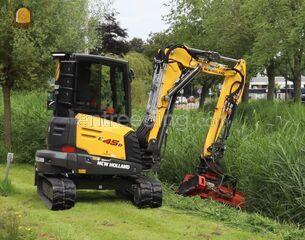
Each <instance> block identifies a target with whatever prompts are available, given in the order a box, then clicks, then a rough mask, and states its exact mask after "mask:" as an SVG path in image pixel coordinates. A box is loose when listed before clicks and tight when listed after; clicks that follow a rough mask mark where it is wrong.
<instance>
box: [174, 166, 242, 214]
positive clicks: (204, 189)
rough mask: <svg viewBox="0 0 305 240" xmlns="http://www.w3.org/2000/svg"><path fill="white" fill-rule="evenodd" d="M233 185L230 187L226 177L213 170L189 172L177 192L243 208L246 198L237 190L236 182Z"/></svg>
mask: <svg viewBox="0 0 305 240" xmlns="http://www.w3.org/2000/svg"><path fill="white" fill-rule="evenodd" d="M232 185H233V186H232V187H229V186H227V185H226V184H224V177H222V178H219V176H218V175H217V174H216V173H213V172H205V173H202V174H196V175H194V174H188V175H186V176H185V177H184V179H183V181H182V183H181V184H180V186H179V188H178V190H177V193H178V194H180V195H183V196H190V197H194V196H199V197H201V198H208V199H212V200H214V201H217V202H220V203H223V204H225V205H228V206H231V207H235V208H243V207H244V203H245V198H244V196H243V194H242V193H241V192H238V191H236V182H235V184H234V183H233V184H232ZM234 185H235V186H234Z"/></svg>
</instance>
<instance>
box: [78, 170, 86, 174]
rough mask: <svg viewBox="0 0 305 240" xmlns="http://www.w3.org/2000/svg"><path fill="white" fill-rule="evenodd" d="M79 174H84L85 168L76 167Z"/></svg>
mask: <svg viewBox="0 0 305 240" xmlns="http://www.w3.org/2000/svg"><path fill="white" fill-rule="evenodd" d="M78 173H79V174H86V173H87V170H86V169H78Z"/></svg>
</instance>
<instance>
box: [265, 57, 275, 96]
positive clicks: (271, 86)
mask: <svg viewBox="0 0 305 240" xmlns="http://www.w3.org/2000/svg"><path fill="white" fill-rule="evenodd" d="M266 71H267V77H268V93H267V100H268V101H273V100H274V92H275V62H274V60H271V61H270V63H269V65H268V66H267V68H266Z"/></svg>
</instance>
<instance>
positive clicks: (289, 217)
mask: <svg viewBox="0 0 305 240" xmlns="http://www.w3.org/2000/svg"><path fill="white" fill-rule="evenodd" d="M45 97H46V95H45V94H42V93H39V92H32V93H27V94H20V93H14V95H13V97H12V106H13V120H14V122H13V125H14V126H13V127H14V147H13V152H14V153H15V161H16V162H19V163H30V162H33V156H34V153H35V151H36V149H39V148H43V147H44V143H45V140H44V139H45V133H46V125H47V121H48V118H49V116H50V113H48V112H47V111H46V110H45ZM0 105H1V104H0ZM0 115H2V107H1V108H0ZM210 115H211V114H210V113H206V112H197V111H176V112H175V115H174V116H175V117H174V119H173V123H172V125H171V127H170V131H169V138H168V144H167V148H166V151H165V155H164V158H163V162H162V168H161V172H160V178H161V179H162V180H163V181H164V182H167V183H169V184H177V183H178V182H179V181H180V180H181V179H182V177H183V176H184V174H185V173H187V172H193V171H194V169H195V166H196V165H197V164H198V162H199V154H200V148H201V147H202V141H203V138H204V134H205V131H206V129H207V127H208V124H209V121H208V120H209V116H210ZM135 116H142V114H141V113H140V112H138V111H135ZM137 118H139V117H137ZM140 118H141V117H140ZM1 124H2V121H1V122H0V125H1ZM0 129H1V130H2V129H3V127H2V126H1V128H0ZM1 130H0V131H1ZM304 134H305V110H304V106H301V105H293V104H287V103H273V104H270V103H267V102H262V101H259V102H253V103H250V104H248V105H243V106H241V107H240V109H239V111H238V114H237V116H236V120H235V122H234V124H233V129H232V134H231V136H230V138H229V141H228V146H227V151H226V153H225V163H226V168H227V170H228V172H230V173H232V174H234V175H236V176H237V177H238V178H239V188H240V189H241V190H242V191H244V192H245V194H246V198H247V209H248V210H249V211H256V212H259V213H262V214H264V215H268V216H271V217H273V218H276V219H280V220H283V221H288V222H289V221H294V222H297V223H300V224H304V219H305V216H304V212H305V211H304V209H305V207H304V205H305V199H304V189H305V188H304V176H305V173H304V171H305V166H304V165H305V160H304V158H305V157H304ZM0 135H2V132H0ZM0 153H1V156H2V158H1V159H4V156H5V151H4V149H3V145H2V144H1V145H0ZM16 171H17V173H18V172H19V173H20V172H22V171H21V170H18V168H17V169H16ZM17 175H18V174H17ZM27 177H28V178H30V180H31V174H30V173H28V175H27ZM16 179H18V176H17V177H16ZM30 180H28V179H26V180H24V179H22V178H21V177H19V180H16V182H14V179H13V184H14V185H15V186H16V188H20V189H23V188H22V187H20V186H23V184H25V182H26V181H28V184H29V183H30V182H29V181H30ZM30 188H31V187H30V186H29V187H28V188H24V189H28V190H26V192H28V191H33V189H32V190H29V189H30ZM23 191H24V190H21V191H19V193H21V194H13V195H12V197H9V198H5V199H10V201H11V202H14V201H15V200H14V199H16V201H17V200H19V201H21V202H22V198H23V197H25V196H24V192H23ZM90 196H91V195H90ZM90 196H89V199H90ZM166 196H167V197H166V199H170V201H167V205H168V206H169V205H170V206H172V207H174V208H175V209H181V208H182V209H184V210H190V211H191V212H192V215H193V214H195V215H196V214H200V215H201V219H202V216H204V219H206V218H208V219H211V216H212V219H213V221H215V220H217V221H223V220H224V222H225V224H227V225H229V226H232V225H233V227H237V228H239V227H240V226H244V225H246V226H247V229H246V231H250V232H253V229H256V227H255V224H256V223H257V222H258V225H259V229H260V228H261V226H263V227H262V228H263V229H268V231H271V232H273V233H276V234H277V235H278V236H279V235H281V236H284V235H285V236H288V235H289V234H290V235H291V232H295V234H297V235H300V234H302V233H303V232H302V231H299V230H297V229H296V228H295V227H288V228H286V227H282V226H281V225H277V224H276V223H274V222H272V221H269V220H266V221H267V223H266V222H265V220H264V221H261V219H264V218H262V217H260V216H256V215H247V214H241V213H239V212H236V211H231V210H227V208H224V207H219V206H217V205H216V207H215V206H214V207H213V206H210V205H208V207H205V206H202V205H206V204H207V202H206V201H197V200H194V201H195V203H193V200H190V199H182V198H178V197H177V196H174V195H172V194H167V195H166ZM84 198H86V197H84ZM5 199H4V198H2V199H1V201H5ZM189 201H191V202H189ZM86 203H88V202H86ZM35 204H38V202H37V203H35ZM39 204H40V203H39ZM81 204H82V203H81ZM94 204H97V203H96V202H94ZM112 204H113V203H112ZM124 204H125V203H124ZM113 205H114V207H115V206H116V204H113ZM7 206H9V205H7ZM37 206H39V205H37ZM90 206H91V205H90ZM127 206H129V205H128V204H127ZM9 207H11V206H9ZM107 207H108V206H107ZM41 208H42V207H41ZM119 209H120V211H123V210H122V209H124V207H123V208H119ZM215 209H216V210H215ZM217 209H219V211H218V210H217ZM17 210H18V209H17ZM32 211H35V209H33V210H31V212H32ZM73 211H74V210H73ZM135 211H136V210H135ZM149 211H150V210H149ZM158 211H159V210H157V211H155V212H158ZM81 212H82V211H81ZM145 212H146V210H145ZM155 212H154V213H155ZM54 216H56V215H54ZM57 216H58V215H57ZM215 216H216V217H215ZM241 216H242V217H241ZM253 216H254V217H253ZM101 217H102V216H101ZM34 218H35V219H36V218H37V216H33V219H34ZM55 218H56V217H55ZM173 218H176V216H173ZM251 219H252V220H251ZM33 222H34V220H33ZM37 224H38V223H37ZM67 224H68V223H67ZM177 226H178V225H177ZM253 226H254V227H253ZM275 226H280V227H275ZM242 228H243V227H242ZM281 228H283V229H284V230H283V231H282V230H281V231H279V229H281ZM287 229H288V230H287ZM89 231H90V230H89ZM255 231H256V230H255ZM264 231H265V230H263V232H264ZM259 232H261V230H259ZM288 232H289V234H287V233H288ZM56 236H57V235H56ZM293 236H294V235H293ZM59 239H60V238H59ZM301 239H302V238H301Z"/></svg>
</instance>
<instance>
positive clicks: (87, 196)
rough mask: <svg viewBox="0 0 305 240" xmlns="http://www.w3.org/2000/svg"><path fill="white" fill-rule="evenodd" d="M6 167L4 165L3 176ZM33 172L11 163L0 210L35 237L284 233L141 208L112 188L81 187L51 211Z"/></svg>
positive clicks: (263, 235) (0, 168)
mask: <svg viewBox="0 0 305 240" xmlns="http://www.w3.org/2000/svg"><path fill="white" fill-rule="evenodd" d="M3 173H4V166H3V165H2V166H1V165H0V176H2V175H3ZM33 173H34V168H33V167H31V166H28V165H27V166H25V165H18V166H13V167H12V169H11V181H12V184H13V186H14V192H13V193H11V194H10V195H9V196H8V197H0V215H1V213H3V212H4V211H6V210H8V209H9V210H10V211H13V212H15V213H16V214H17V215H18V216H19V217H20V226H21V227H19V228H21V229H26V230H27V231H29V232H30V233H31V234H30V235H31V236H32V237H33V239H52V240H55V239H58V240H70V239H71V240H72V239H73V240H77V239H82V240H83V239H84V240H87V239H88V240H94V239H175V240H176V239H281V237H280V236H276V235H274V234H271V233H254V232H250V231H245V230H243V229H238V228H233V227H228V226H226V225H224V224H223V223H222V222H218V221H215V220H209V219H207V218H205V217H201V216H200V215H194V214H188V213H187V212H184V211H180V210H179V211H178V210H177V209H173V208H171V207H169V206H164V207H162V208H159V209H137V208H136V207H134V206H133V205H132V204H131V203H130V202H129V201H127V200H122V199H119V198H118V197H117V196H116V195H115V194H114V193H113V192H111V191H107V192H93V191H80V192H78V199H77V204H76V206H75V207H74V208H73V209H71V210H69V211H59V212H53V211H49V210H48V209H46V207H45V206H44V204H43V203H42V201H41V200H40V198H39V197H38V195H37V193H36V188H35V187H34V186H33V179H34V174H33ZM0 229H1V226H0ZM0 239H3V238H1V231H0ZM20 239H22V238H20Z"/></svg>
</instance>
